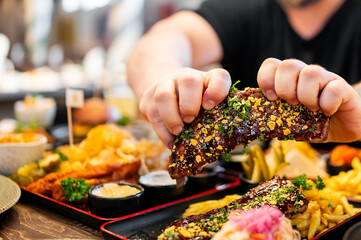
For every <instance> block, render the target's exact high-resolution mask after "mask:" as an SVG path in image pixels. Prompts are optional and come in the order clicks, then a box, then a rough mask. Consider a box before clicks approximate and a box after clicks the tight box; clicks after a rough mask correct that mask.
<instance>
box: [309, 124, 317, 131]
mask: <svg viewBox="0 0 361 240" xmlns="http://www.w3.org/2000/svg"><path fill="white" fill-rule="evenodd" d="M313 130H315V124H312V127H311V128H310V129H308V131H309V132H312V131H313Z"/></svg>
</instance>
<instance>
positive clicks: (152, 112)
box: [146, 104, 174, 149]
mask: <svg viewBox="0 0 361 240" xmlns="http://www.w3.org/2000/svg"><path fill="white" fill-rule="evenodd" d="M146 114H147V117H148V120H149V123H150V124H151V125H152V128H153V129H154V131H155V133H156V134H157V136H158V138H159V139H160V140H161V141H162V142H163V144H164V145H165V146H167V147H168V148H169V149H171V148H172V146H173V141H174V136H173V135H172V134H171V133H170V132H169V131H168V128H167V127H166V126H165V124H164V122H163V120H162V118H161V117H160V115H159V114H158V109H157V107H156V106H155V104H152V105H151V106H150V107H149V108H147V110H146Z"/></svg>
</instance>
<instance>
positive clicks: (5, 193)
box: [0, 175, 21, 213]
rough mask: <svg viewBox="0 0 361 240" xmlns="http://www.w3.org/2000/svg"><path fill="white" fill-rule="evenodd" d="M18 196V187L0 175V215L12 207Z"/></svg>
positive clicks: (19, 193) (19, 192)
mask: <svg viewBox="0 0 361 240" xmlns="http://www.w3.org/2000/svg"><path fill="white" fill-rule="evenodd" d="M20 195H21V191H20V188H19V186H18V185H17V184H16V183H15V182H13V181H12V180H11V179H10V178H7V177H5V176H3V175H0V213H3V212H5V211H6V210H8V209H9V208H11V207H12V206H14V205H15V203H17V202H18V200H19V198H20Z"/></svg>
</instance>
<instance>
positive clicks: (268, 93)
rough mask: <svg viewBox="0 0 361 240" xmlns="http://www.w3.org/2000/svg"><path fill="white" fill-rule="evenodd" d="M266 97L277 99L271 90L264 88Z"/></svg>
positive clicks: (272, 99)
mask: <svg viewBox="0 0 361 240" xmlns="http://www.w3.org/2000/svg"><path fill="white" fill-rule="evenodd" d="M266 97H267V98H268V99H269V100H271V101H274V100H277V98H278V96H277V94H276V93H275V92H274V91H273V90H266Z"/></svg>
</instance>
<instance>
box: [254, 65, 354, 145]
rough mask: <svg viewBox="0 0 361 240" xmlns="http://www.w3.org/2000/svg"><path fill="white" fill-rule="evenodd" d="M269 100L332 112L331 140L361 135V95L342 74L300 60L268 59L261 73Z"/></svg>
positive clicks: (263, 87)
mask: <svg viewBox="0 0 361 240" xmlns="http://www.w3.org/2000/svg"><path fill="white" fill-rule="evenodd" d="M257 81H258V85H259V87H260V88H261V89H262V91H263V92H264V94H265V95H266V97H267V98H268V99H269V100H277V99H278V98H281V99H284V100H286V101H287V102H288V103H289V104H292V105H295V104H298V103H299V102H300V103H302V104H304V105H306V106H307V108H308V109H309V110H311V111H316V110H322V111H323V113H325V114H327V115H332V117H331V121H330V131H329V134H328V138H327V141H330V142H352V141H356V140H358V139H360V138H361V97H360V96H359V95H358V94H357V92H356V91H355V90H354V89H353V88H352V87H351V86H350V85H349V84H348V83H347V82H346V81H345V80H344V79H343V78H341V77H340V76H338V75H336V74H334V73H332V72H329V71H327V70H326V69H324V68H322V67H320V66H317V65H307V64H305V63H303V62H301V61H299V60H295V59H289V60H284V61H280V60H278V59H275V58H268V59H266V60H265V61H264V62H263V63H262V65H261V67H260V69H259V71H258V77H257Z"/></svg>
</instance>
